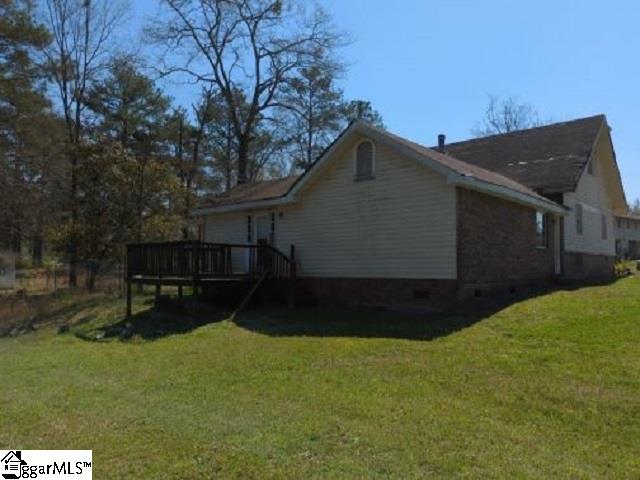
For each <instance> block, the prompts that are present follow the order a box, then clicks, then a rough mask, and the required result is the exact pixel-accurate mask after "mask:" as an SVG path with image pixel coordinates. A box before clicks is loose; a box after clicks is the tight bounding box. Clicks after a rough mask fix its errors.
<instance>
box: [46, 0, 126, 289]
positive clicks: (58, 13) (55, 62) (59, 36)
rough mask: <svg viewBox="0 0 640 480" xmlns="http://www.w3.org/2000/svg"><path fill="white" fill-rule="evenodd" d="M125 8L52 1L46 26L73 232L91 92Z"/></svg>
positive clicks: (72, 249) (99, 0)
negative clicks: (59, 110)
mask: <svg viewBox="0 0 640 480" xmlns="http://www.w3.org/2000/svg"><path fill="white" fill-rule="evenodd" d="M124 11H125V8H124V4H122V3H118V2H117V1H116V2H114V1H111V0H46V14H45V17H46V18H45V23H46V25H47V27H48V29H49V30H50V32H51V34H52V37H53V41H52V42H51V44H50V45H49V46H48V47H47V48H46V49H45V50H44V54H45V57H46V60H47V66H48V71H49V74H50V76H51V79H52V80H53V82H54V83H55V85H56V87H57V93H58V100H59V103H60V106H61V108H62V113H63V117H64V122H65V126H66V135H67V141H68V144H69V151H68V155H69V160H70V163H71V165H70V166H71V180H70V192H69V201H70V213H71V224H72V228H71V230H72V231H74V230H75V226H76V223H77V220H78V212H77V206H76V197H77V172H76V171H77V168H78V161H79V156H78V153H77V147H78V145H79V143H80V140H81V138H82V134H83V113H84V110H85V106H86V92H87V89H88V87H89V85H90V84H91V82H92V81H93V80H95V78H96V77H97V75H98V72H99V71H100V69H101V68H102V67H103V66H104V61H105V60H106V54H107V51H108V48H107V47H108V40H109V38H110V36H111V35H112V34H113V32H114V29H115V28H116V26H117V25H118V22H119V20H120V19H121V18H122V16H123V14H124ZM76 243H77V242H76V241H75V240H74V237H73V235H72V236H70V244H69V246H68V253H69V284H70V285H71V286H76V284H77V262H78V254H77V245H76Z"/></svg>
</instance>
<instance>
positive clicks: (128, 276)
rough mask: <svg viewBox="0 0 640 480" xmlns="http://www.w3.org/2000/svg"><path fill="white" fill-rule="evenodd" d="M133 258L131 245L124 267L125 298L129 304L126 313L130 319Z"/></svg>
mask: <svg viewBox="0 0 640 480" xmlns="http://www.w3.org/2000/svg"><path fill="white" fill-rule="evenodd" d="M132 257H133V252H132V251H131V245H127V253H126V256H125V262H126V263H125V267H124V271H125V275H126V279H125V283H126V292H125V296H126V299H127V300H126V302H127V311H126V317H127V318H129V317H130V316H131V276H132V273H131V272H132V271H133V265H132V264H133V261H132Z"/></svg>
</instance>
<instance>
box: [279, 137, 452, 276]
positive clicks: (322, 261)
mask: <svg viewBox="0 0 640 480" xmlns="http://www.w3.org/2000/svg"><path fill="white" fill-rule="evenodd" d="M355 145H356V143H355V142H349V143H348V144H347V145H345V147H344V148H343V149H341V150H340V151H338V152H336V154H335V155H336V157H335V158H334V162H333V163H332V165H331V166H330V167H329V168H328V169H327V170H326V171H325V172H323V174H322V175H320V178H319V179H318V180H316V182H315V183H314V184H312V185H310V186H309V187H308V188H307V190H306V191H302V192H300V198H301V201H300V203H299V204H296V205H293V206H291V207H289V208H287V209H285V210H283V217H282V219H278V220H279V223H278V225H277V227H276V228H277V231H278V233H277V238H278V240H277V246H278V248H279V249H280V250H282V251H284V252H287V251H288V249H289V245H291V244H294V245H295V246H296V251H297V252H298V255H299V258H300V274H301V275H306V276H313V277H361V278H367V277H368V278H432V279H455V278H456V195H455V188H454V187H452V186H451V185H448V184H447V183H446V180H445V178H444V176H442V175H440V174H438V173H435V172H433V171H432V170H430V169H429V168H426V167H424V166H423V165H419V164H417V163H416V162H415V161H414V160H411V159H408V158H404V157H401V156H399V155H398V154H396V153H395V152H393V151H392V150H391V149H389V148H388V147H386V146H383V145H380V144H376V145H375V146H374V151H375V170H376V180H375V181H373V182H354V181H353V163H352V159H353V158H354V155H353V149H354V147H355Z"/></svg>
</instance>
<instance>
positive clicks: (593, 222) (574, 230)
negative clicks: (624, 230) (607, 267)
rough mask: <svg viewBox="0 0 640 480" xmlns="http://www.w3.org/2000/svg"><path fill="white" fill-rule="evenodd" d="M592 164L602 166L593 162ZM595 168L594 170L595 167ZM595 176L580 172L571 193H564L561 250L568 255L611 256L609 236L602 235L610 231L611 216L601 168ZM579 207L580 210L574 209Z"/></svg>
mask: <svg viewBox="0 0 640 480" xmlns="http://www.w3.org/2000/svg"><path fill="white" fill-rule="evenodd" d="M595 165H598V166H599V165H602V162H601V161H597V162H596V164H595ZM596 168H597V167H596ZM595 172H596V174H595V175H591V174H589V173H588V172H586V171H585V172H584V173H583V175H582V177H581V178H580V180H579V182H578V186H577V188H576V190H575V191H574V192H571V193H565V194H564V204H565V205H566V206H567V207H569V213H568V215H567V217H565V225H566V226H568V228H565V250H567V251H568V252H580V253H589V254H593V255H610V256H613V255H615V249H616V246H615V239H614V238H613V235H606V238H604V237H605V235H604V234H603V233H604V231H605V230H606V231H607V232H610V231H613V213H612V206H611V200H610V196H609V193H608V192H607V189H606V185H605V179H604V177H603V175H601V174H600V173H601V169H600V168H597V169H596V171H595ZM578 205H580V207H579V206H578ZM580 210H582V222H581V223H582V234H580V233H579V231H578V224H579V223H580V222H579V219H578V217H577V215H579V211H580Z"/></svg>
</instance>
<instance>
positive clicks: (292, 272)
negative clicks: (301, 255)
mask: <svg viewBox="0 0 640 480" xmlns="http://www.w3.org/2000/svg"><path fill="white" fill-rule="evenodd" d="M289 262H290V263H289V295H288V297H289V307H291V308H293V307H295V306H296V298H295V296H296V247H295V245H291V251H290V255H289Z"/></svg>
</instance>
